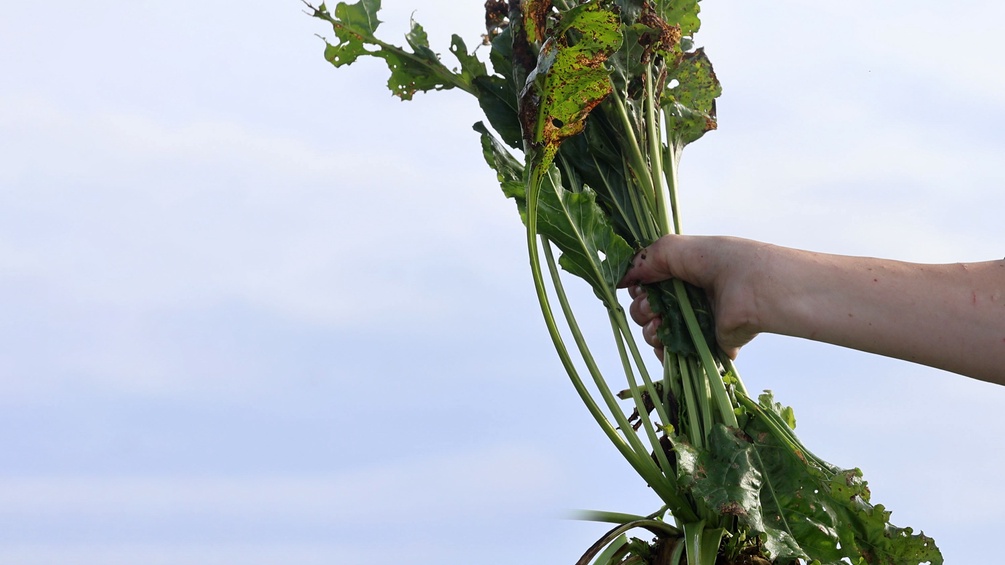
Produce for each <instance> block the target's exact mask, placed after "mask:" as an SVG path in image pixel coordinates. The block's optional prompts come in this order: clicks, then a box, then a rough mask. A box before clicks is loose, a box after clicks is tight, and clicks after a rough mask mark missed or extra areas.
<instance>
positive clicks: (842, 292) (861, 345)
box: [622, 235, 1005, 385]
mask: <svg viewBox="0 0 1005 565" xmlns="http://www.w3.org/2000/svg"><path fill="white" fill-rule="evenodd" d="M669 278H679V279H682V280H684V281H687V282H689V283H691V284H694V285H696V286H699V287H701V288H703V289H705V291H706V292H707V293H708V296H709V299H710V300H711V302H712V309H713V312H714V314H715V321H716V334H717V339H718V342H719V345H720V347H721V348H722V349H723V350H724V351H725V352H726V354H727V355H729V356H730V357H732V358H735V357H736V355H737V353H738V352H739V350H740V348H741V347H743V346H744V345H746V344H747V343H748V342H750V340H752V339H753V338H754V337H755V336H756V335H757V334H759V333H774V334H782V335H789V336H795V337H802V338H807V339H812V340H816V341H821V342H826V343H831V344H835V345H840V346H843V347H850V348H854V349H858V350H861V351H868V352H870V353H876V354H879V355H885V356H888V357H895V358H898V359H904V360H907V361H913V362H915V363H921V364H923V365H928V366H931V367H936V368H939V369H944V370H946V371H951V372H954V373H958V374H961V375H965V376H969V377H973V378H976V379H980V380H984V381H987V382H991V383H996V384H1001V385H1005V260H998V261H985V262H979V263H953V264H938V265H929V264H919V263H905V262H901V261H892V260H887V259H874V258H871V257H850V256H843V255H829V254H824V253H814V252H810V251H801V250H797V249H790V248H786V247H779V246H775V245H769V244H765V243H760V242H757V241H751V240H747V239H739V238H731V237H709V236H682V235H681V236H665V237H663V238H661V239H660V240H658V241H657V242H656V243H654V244H653V245H651V246H649V247H648V248H646V249H645V250H644V251H642V252H641V253H639V254H638V255H637V256H636V257H635V261H634V264H633V266H632V268H631V269H630V270H629V271H628V273H627V274H626V275H625V278H624V279H623V280H622V286H627V287H628V289H629V292H630V293H631V295H632V298H633V302H632V305H631V309H630V312H631V316H632V319H634V320H635V321H636V322H637V323H638V324H640V325H641V326H642V327H643V331H642V333H643V336H644V338H645V340H646V341H647V342H648V343H649V344H651V345H653V346H654V347H656V348H657V353H658V354H660V353H661V352H662V351H661V349H660V344H659V341H658V339H657V338H656V328H657V327H658V325H659V323H660V319H659V318H658V317H657V316H655V315H654V314H653V312H652V310H651V309H650V308H649V302H648V299H647V298H646V293H645V292H644V291H642V290H641V287H640V286H639V285H640V284H644V283H651V282H656V281H659V280H665V279H669Z"/></svg>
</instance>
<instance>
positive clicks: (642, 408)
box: [609, 314, 677, 486]
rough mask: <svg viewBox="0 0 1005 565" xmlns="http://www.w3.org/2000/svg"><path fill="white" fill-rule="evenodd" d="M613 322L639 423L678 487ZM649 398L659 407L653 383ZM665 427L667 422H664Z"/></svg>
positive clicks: (661, 465) (649, 387)
mask: <svg viewBox="0 0 1005 565" xmlns="http://www.w3.org/2000/svg"><path fill="white" fill-rule="evenodd" d="M609 318H610V320H611V329H612V330H613V331H614V341H615V342H616V343H617V345H618V355H619V356H620V357H621V365H622V366H623V367H624V370H625V378H626V380H627V381H628V390H629V391H630V392H631V394H632V401H634V402H635V411H636V412H637V413H638V415H639V422H641V424H642V427H643V428H644V429H645V430H646V437H647V438H648V439H649V445H651V446H652V448H653V453H654V454H655V456H656V460H657V461H658V462H659V466H660V468H661V469H663V473H664V474H665V475H666V476H667V477H668V478H671V480H673V482H674V483H675V486H676V480H674V479H676V476H677V475H676V473H675V472H674V468H673V467H672V466H671V465H670V460H669V459H667V454H666V453H665V452H664V451H663V448H662V446H661V445H660V439H659V436H657V435H656V429H655V428H653V423H652V421H651V420H650V419H649V411H648V410H647V409H646V403H645V399H644V398H643V397H642V392H641V391H640V390H639V385H638V383H637V382H635V374H634V371H632V364H631V361H629V360H628V352H627V351H626V350H625V340H624V339H623V337H622V335H621V333H620V331H619V328H618V323H617V320H615V316H614V315H613V314H611V316H609ZM647 384H648V385H649V386H648V390H647V392H648V394H649V398H650V399H652V401H653V405H654V406H656V407H659V403H658V402H656V400H655V399H656V398H657V397H656V389H655V388H654V387H653V386H652V384H651V383H647ZM664 425H666V422H665V421H664Z"/></svg>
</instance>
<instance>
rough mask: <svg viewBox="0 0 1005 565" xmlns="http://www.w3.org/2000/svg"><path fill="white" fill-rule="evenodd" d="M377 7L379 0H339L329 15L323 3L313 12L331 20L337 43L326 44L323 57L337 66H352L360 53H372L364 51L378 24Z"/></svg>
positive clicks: (315, 15) (378, 6)
mask: <svg viewBox="0 0 1005 565" xmlns="http://www.w3.org/2000/svg"><path fill="white" fill-rule="evenodd" d="M378 10H380V0H360V1H359V2H357V3H356V4H346V3H345V2H339V3H338V4H336V5H335V14H334V17H332V16H331V15H330V14H328V9H327V8H326V7H325V5H324V4H321V6H320V7H319V8H318V9H316V10H315V11H314V17H317V18H322V19H326V20H328V21H329V22H331V23H332V27H333V29H334V30H335V36H336V37H337V38H338V39H339V42H338V43H337V44H334V45H332V44H330V43H329V44H328V46H327V47H326V48H325V59H327V60H328V61H329V62H330V63H331V64H333V65H335V66H336V67H341V66H342V65H351V64H352V63H353V62H354V61H356V59H357V58H358V57H359V56H360V55H369V54H372V53H371V52H370V51H367V49H366V44H367V43H372V42H373V34H374V32H376V31H377V26H379V25H380V24H381V22H380V20H378V19H377V11H378Z"/></svg>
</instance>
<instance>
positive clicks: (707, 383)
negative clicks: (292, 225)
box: [308, 0, 942, 565]
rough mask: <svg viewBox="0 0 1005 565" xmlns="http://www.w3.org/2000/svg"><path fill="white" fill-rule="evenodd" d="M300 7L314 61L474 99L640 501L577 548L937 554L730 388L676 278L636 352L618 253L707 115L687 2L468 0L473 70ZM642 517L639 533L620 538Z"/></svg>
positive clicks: (703, 64) (369, 15)
mask: <svg viewBox="0 0 1005 565" xmlns="http://www.w3.org/2000/svg"><path fill="white" fill-rule="evenodd" d="M308 6H309V8H310V14H311V15H313V16H314V17H316V18H319V19H321V20H324V21H326V22H327V23H328V24H330V25H331V26H332V28H333V30H334V33H335V38H334V40H332V41H328V40H326V48H325V58H326V59H327V60H328V61H330V62H331V63H332V64H334V65H335V66H336V67H341V66H344V65H349V64H351V63H353V62H355V61H356V60H357V59H358V58H360V57H364V56H366V57H377V58H381V59H384V61H385V62H386V63H387V66H388V68H389V70H390V79H389V80H388V83H387V84H388V88H390V90H391V92H393V93H394V94H395V95H397V96H398V97H400V98H402V99H403V100H408V99H410V98H411V97H412V96H413V94H415V93H416V92H420V91H430V90H444V89H453V88H456V89H460V90H463V91H465V92H467V93H469V94H471V95H472V96H474V97H475V99H477V101H478V104H479V105H480V107H481V109H482V110H483V112H484V114H485V118H486V120H487V122H488V123H487V124H485V123H483V122H479V123H477V124H475V126H474V129H475V130H476V131H477V132H478V134H479V135H480V140H481V147H482V151H483V154H484V156H485V160H486V161H487V163H488V164H489V166H490V167H492V169H494V170H495V172H496V175H497V178H498V180H499V183H500V184H501V186H502V190H503V192H504V194H505V195H506V196H508V197H510V198H513V199H514V200H515V201H516V204H517V208H518V210H519V212H520V216H521V218H522V220H523V223H524V225H525V227H526V233H527V251H528V253H529V257H530V267H531V274H532V276H533V281H534V287H535V289H536V292H537V297H538V300H539V302H540V305H541V312H542V314H543V316H544V321H545V323H546V325H547V328H548V332H549V333H550V335H551V338H552V340H553V342H554V345H555V349H556V351H557V352H558V355H559V357H560V358H561V361H562V364H563V366H564V367H565V370H566V371H567V373H568V375H569V378H570V379H571V380H572V384H573V386H574V387H575V389H576V391H577V392H578V393H579V395H580V397H581V398H582V400H583V402H584V403H585V404H586V407H587V408H588V409H589V411H590V413H591V414H592V415H593V417H594V418H595V419H596V421H597V423H598V424H599V425H600V427H601V429H602V430H603V432H604V433H605V434H606V435H607V437H608V438H609V439H610V440H611V442H612V443H613V444H614V446H615V447H616V448H617V449H618V451H620V453H621V454H622V455H623V456H624V458H625V459H626V460H627V461H628V463H629V464H630V465H631V466H632V467H633V468H634V469H635V471H636V472H638V474H639V475H640V476H641V477H642V479H643V480H645V482H646V483H647V484H648V485H649V486H650V487H651V488H652V490H653V492H654V493H655V494H656V496H657V497H658V498H659V500H660V503H659V508H658V509H657V510H656V511H655V512H653V513H652V514H650V515H648V516H635V515H625V514H616V513H596V514H594V515H592V517H593V518H594V519H598V520H603V521H609V522H612V523H613V525H614V528H613V529H612V530H611V531H610V532H609V533H608V535H605V536H604V537H603V538H602V539H600V540H598V541H597V543H596V544H594V545H593V547H591V548H589V550H588V551H587V552H586V553H585V555H583V557H582V558H581V559H580V561H579V563H582V564H587V563H601V564H615V563H620V564H626V565H627V564H632V563H635V564H641V563H651V564H668V565H676V564H683V563H687V564H690V565H715V564H723V563H725V564H744V563H749V564H766V563H775V564H794V563H800V562H805V563H822V564H829V563H852V564H896V565H900V564H908V563H910V564H919V563H932V564H941V563H942V556H941V554H940V553H939V550H938V548H937V547H936V546H935V544H934V542H933V541H932V540H931V539H930V538H928V537H926V536H924V535H923V534H922V535H917V534H914V533H913V532H912V530H911V529H910V528H899V527H896V526H894V525H892V524H890V522H889V515H890V513H889V512H888V511H886V510H885V509H884V508H883V506H881V505H873V504H871V503H870V500H869V498H870V495H869V490H868V488H867V487H866V483H865V482H864V481H863V480H862V477H861V472H860V471H859V470H858V469H851V470H844V469H839V468H837V467H835V466H833V465H831V464H829V463H827V462H825V461H823V460H822V459H820V458H818V457H816V456H814V455H813V454H812V453H811V452H810V451H809V450H808V449H806V448H805V447H804V446H803V445H802V444H801V443H800V442H799V440H798V439H797V438H796V436H795V435H794V433H793V429H794V427H795V419H794V417H793V415H792V411H791V409H789V408H786V407H783V406H781V405H780V404H778V403H776V402H775V401H774V399H773V398H772V397H771V395H770V394H769V393H765V394H761V395H760V396H759V397H758V398H756V399H755V398H754V397H752V396H751V395H750V394H749V393H748V391H747V390H746V388H745V387H744V385H743V382H742V381H741V380H740V377H739V375H738V374H737V371H736V369H735V367H734V366H733V364H732V363H731V361H730V360H729V358H728V357H726V356H725V355H724V354H723V353H722V352H721V351H720V350H719V348H718V347H717V346H716V344H715V338H714V332H713V330H712V327H713V326H712V324H713V321H712V317H711V315H710V311H709V307H708V303H707V300H706V298H705V296H704V295H703V293H702V292H701V291H700V290H698V289H696V288H693V287H690V286H689V285H687V284H685V283H683V282H681V281H679V280H674V281H668V282H665V283H660V284H656V285H652V286H650V287H648V289H647V290H648V293H649V298H650V302H651V303H652V304H653V308H654V310H656V311H657V312H658V313H660V314H661V315H662V318H663V325H662V329H661V335H660V338H661V340H662V341H663V343H664V346H665V355H664V359H663V365H662V371H661V373H660V374H652V373H650V372H649V370H648V369H647V367H646V364H645V362H644V361H643V356H642V354H641V353H640V352H639V349H638V347H637V345H636V341H635V339H634V337H633V334H632V329H631V327H630V324H629V322H628V320H627V318H626V316H625V311H624V309H623V308H622V306H621V305H620V304H619V301H618V297H617V296H616V288H617V285H618V283H619V281H620V280H621V278H622V276H623V274H624V273H625V272H626V270H627V268H628V266H629V264H630V262H631V260H632V257H633V256H634V254H635V252H636V250H638V249H641V248H643V247H645V246H646V245H648V244H649V243H651V242H653V241H654V240H656V239H657V238H659V237H660V236H662V235H664V234H669V233H680V232H681V221H680V210H679V209H678V207H677V204H676V203H677V198H676V195H677V188H678V186H677V184H678V183H677V178H678V175H677V169H678V164H679V162H680V158H681V152H682V151H683V149H684V147H685V146H687V145H688V144H689V143H691V142H694V141H696V140H697V139H699V138H700V137H702V135H704V134H705V133H706V132H708V131H710V130H713V129H715V128H716V116H715V100H716V98H717V97H718V95H719V92H720V86H719V82H718V80H717V79H716V76H715V73H714V72H713V69H712V65H711V63H710V62H709V59H708V57H707V56H706V55H705V53H704V51H703V50H702V49H697V48H695V45H694V41H693V37H694V34H695V32H697V31H698V27H699V19H698V0H589V1H580V0H522V1H520V0H509V1H508V2H507V1H505V0H488V1H487V2H485V24H486V30H485V35H484V36H483V42H484V44H485V46H486V47H487V48H488V49H490V53H489V62H490V65H491V70H489V67H488V66H486V64H485V63H484V62H482V61H481V60H480V59H479V58H477V57H476V56H475V54H474V53H472V52H471V51H469V50H468V47H467V46H466V44H465V42H464V41H463V40H462V39H461V38H460V37H459V36H457V35H454V36H453V38H452V41H451V44H450V52H451V54H452V55H453V57H454V59H456V65H454V66H452V67H448V66H446V65H445V64H444V63H443V62H442V61H441V60H440V58H439V56H438V55H437V54H436V53H434V52H433V51H432V50H431V49H430V47H429V42H428V39H427V36H426V33H425V31H424V30H423V28H422V27H421V26H420V25H419V24H417V23H415V22H412V24H411V29H410V31H409V32H408V33H407V34H406V35H405V43H406V45H405V46H400V47H399V46H396V45H392V44H390V43H386V42H385V41H383V40H381V39H379V38H378V37H377V36H376V32H377V27H378V25H379V24H380V21H379V20H378V11H379V9H380V0H360V1H359V2H357V3H355V4H346V3H339V4H337V5H336V6H335V8H334V9H333V10H330V9H329V8H328V7H327V6H326V5H325V4H321V5H320V6H317V7H314V6H310V5H308ZM556 252H557V253H556ZM556 256H557V259H556ZM562 269H564V270H565V271H567V272H568V273H571V274H572V275H575V276H577V277H579V278H582V279H583V280H585V281H586V282H587V283H588V284H589V285H590V286H591V287H592V289H593V291H594V293H595V294H596V297H597V298H598V299H599V300H600V302H601V303H602V304H603V306H604V308H605V309H606V312H607V314H608V317H609V319H610V325H611V332H612V335H613V341H614V348H616V351H617V354H618V357H619V358H620V361H621V366H620V367H617V368H616V369H614V370H610V369H607V370H605V372H602V369H601V368H600V367H599V365H598V363H597V362H596V361H595V359H594V355H593V354H592V353H591V350H590V348H589V347H588V346H587V343H586V340H585V339H584V337H583V333H582V332H581V331H580V328H579V325H578V324H577V322H576V318H575V316H574V315H573V310H572V307H571V306H570V302H569V300H568V298H567V296H566V293H565V290H564V286H563V279H562V276H561V275H560V270H562ZM560 321H561V324H560ZM563 326H564V327H563ZM615 383H618V384H615ZM619 390H620V392H615V391H619ZM654 506H656V505H655V504H654ZM644 530H648V532H649V534H648V535H647V536H646V539H639V538H635V537H631V536H630V535H629V534H630V533H632V532H641V531H644Z"/></svg>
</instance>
